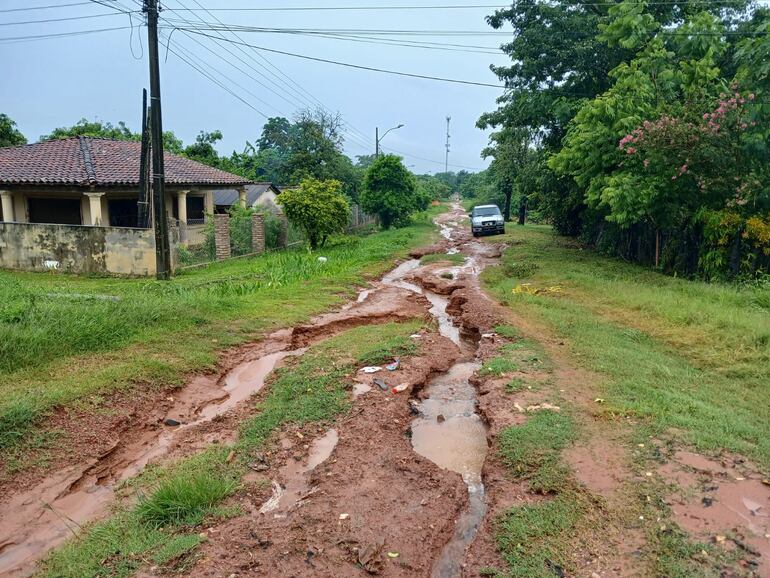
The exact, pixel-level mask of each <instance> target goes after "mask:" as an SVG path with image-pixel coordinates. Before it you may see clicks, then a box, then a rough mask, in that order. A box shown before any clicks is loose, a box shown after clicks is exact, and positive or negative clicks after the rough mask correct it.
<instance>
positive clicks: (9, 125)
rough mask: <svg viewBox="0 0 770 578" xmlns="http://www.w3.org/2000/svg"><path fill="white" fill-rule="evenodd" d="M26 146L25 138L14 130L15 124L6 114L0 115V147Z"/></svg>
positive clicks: (17, 130)
mask: <svg viewBox="0 0 770 578" xmlns="http://www.w3.org/2000/svg"><path fill="white" fill-rule="evenodd" d="M23 144H27V139H26V137H25V136H24V135H23V134H21V131H19V129H17V128H16V122H15V121H14V120H12V119H11V117H9V116H8V115H7V114H2V113H0V147H13V146H18V145H23Z"/></svg>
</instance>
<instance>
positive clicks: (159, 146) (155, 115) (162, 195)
mask: <svg viewBox="0 0 770 578" xmlns="http://www.w3.org/2000/svg"><path fill="white" fill-rule="evenodd" d="M142 9H143V11H144V12H146V13H147V45H148V53H149V56H150V132H151V133H152V214H153V220H154V223H155V268H156V277H157V278H158V279H161V280H162V279H168V278H170V277H171V247H170V242H169V238H168V215H167V213H166V179H165V174H164V168H163V122H162V120H161V118H162V114H161V107H160V64H159V62H158V0H144V6H143V8H142Z"/></svg>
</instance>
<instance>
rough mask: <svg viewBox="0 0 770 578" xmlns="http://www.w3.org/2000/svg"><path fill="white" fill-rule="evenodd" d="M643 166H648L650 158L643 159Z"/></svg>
mask: <svg viewBox="0 0 770 578" xmlns="http://www.w3.org/2000/svg"><path fill="white" fill-rule="evenodd" d="M644 166H645V167H649V166H650V159H644Z"/></svg>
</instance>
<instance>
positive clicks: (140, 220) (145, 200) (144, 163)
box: [136, 88, 150, 229]
mask: <svg viewBox="0 0 770 578" xmlns="http://www.w3.org/2000/svg"><path fill="white" fill-rule="evenodd" d="M147 114H148V113H147V89H146V88H143V89H142V146H141V148H140V151H141V152H140V153H139V154H141V155H142V156H141V158H140V159H139V199H138V200H137V211H136V226H137V227H141V228H142V229H146V228H147V227H149V217H150V195H149V192H150V183H149V182H148V181H149V179H148V176H149V175H148V170H147V169H148V168H149V167H148V165H149V162H148V161H149V156H150V127H149V122H148V121H149V119H148V118H147Z"/></svg>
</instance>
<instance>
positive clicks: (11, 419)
mask: <svg viewBox="0 0 770 578" xmlns="http://www.w3.org/2000/svg"><path fill="white" fill-rule="evenodd" d="M441 210H444V209H443V207H438V208H435V209H434V210H433V211H432V212H431V213H426V214H425V215H423V216H421V217H420V218H418V219H416V221H415V223H414V224H412V225H411V226H409V227H406V228H403V229H392V230H389V231H383V232H378V233H374V234H371V235H368V236H347V237H340V238H336V239H333V240H332V241H331V242H330V244H329V246H327V247H325V248H323V249H321V250H319V251H318V252H317V253H316V254H309V253H307V252H306V251H304V250H296V251H288V252H279V253H269V254H266V255H263V256H259V257H255V258H248V259H243V260H234V261H229V262H224V263H216V264H213V265H210V266H208V267H206V268H202V269H194V270H190V271H186V272H183V273H181V274H179V275H178V276H177V277H175V278H174V279H173V280H172V281H170V282H167V283H161V282H157V281H154V280H147V279H117V278H89V277H76V276H70V275H59V274H38V273H17V272H7V271H0V449H2V450H4V451H5V452H6V456H5V457H4V461H6V460H8V461H14V460H16V461H18V460H19V459H21V458H20V457H19V456H24V455H25V454H26V453H27V452H26V447H25V446H24V444H23V440H24V439H25V436H27V434H29V432H30V430H31V429H32V428H33V427H34V426H35V425H36V424H37V423H39V422H40V421H41V418H42V417H43V416H44V415H45V414H46V412H48V411H50V410H51V409H52V408H54V407H60V406H66V405H71V404H74V403H80V402H81V401H82V400H83V399H86V398H92V397H93V396H98V395H102V394H109V393H111V392H114V391H118V390H130V389H131V388H133V387H134V386H135V385H136V384H140V385H141V386H142V387H144V388H151V387H167V386H169V385H175V384H181V381H182V377H183V376H184V374H185V373H188V372H191V371H194V370H200V369H205V368H212V367H214V365H215V362H216V358H217V354H218V352H219V351H220V350H221V349H222V348H224V347H227V346H232V345H236V344H239V343H243V342H245V341H248V340H253V339H255V338H256V337H257V336H258V335H259V334H260V333H262V332H264V331H266V330H269V329H271V328H274V327H276V326H287V325H292V324H295V323H298V322H301V321H303V320H306V319H308V318H309V317H310V316H311V315H313V314H316V313H319V312H321V311H323V310H325V309H327V308H329V307H330V306H332V305H335V304H338V303H340V302H341V300H342V298H344V297H347V296H350V295H351V294H352V292H353V291H354V290H355V287H356V286H357V285H360V284H362V283H363V282H364V281H365V279H366V278H367V277H371V276H374V275H378V274H381V273H382V272H384V271H385V270H387V269H388V268H389V267H390V266H391V265H392V263H393V260H394V259H396V258H398V257H402V256H404V255H406V253H407V252H408V250H409V249H410V248H413V247H415V246H418V245H420V244H424V243H427V242H429V241H430V239H431V238H432V236H433V235H434V233H435V231H434V229H435V228H434V226H433V225H432V223H431V220H430V219H431V218H432V216H433V215H434V214H435V213H437V212H440V211H441ZM319 255H323V256H325V257H326V258H327V261H326V262H325V263H322V262H320V261H318V259H317V257H318V256H319Z"/></svg>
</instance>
